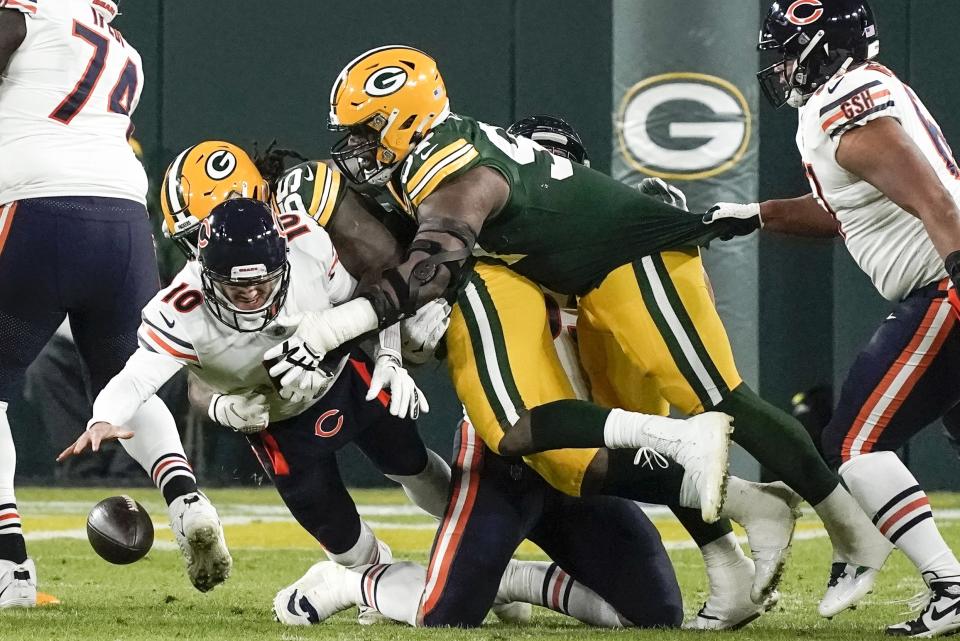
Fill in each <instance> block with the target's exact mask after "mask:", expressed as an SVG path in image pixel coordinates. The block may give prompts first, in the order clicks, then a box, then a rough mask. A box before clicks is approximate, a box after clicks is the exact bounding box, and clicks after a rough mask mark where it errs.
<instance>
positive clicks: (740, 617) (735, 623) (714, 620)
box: [683, 558, 780, 630]
mask: <svg viewBox="0 0 960 641" xmlns="http://www.w3.org/2000/svg"><path fill="white" fill-rule="evenodd" d="M753 577H754V564H753V561H752V560H751V559H748V558H744V559H742V560H741V561H740V562H739V563H737V564H736V565H733V566H725V567H714V568H711V567H708V568H707V578H708V579H709V580H710V596H709V597H708V598H707V601H706V603H704V604H703V607H701V608H700V611H699V612H697V616H696V617H694V618H693V619H690V620H689V621H687V622H686V623H684V624H683V629H684V630H739V629H740V628H742V627H743V626H745V625H747V624H748V623H750V622H751V621H753V620H754V619H756V618H757V617H759V616H760V615H761V614H763V613H764V612H766V611H767V610H769V609H770V608H772V607H773V606H774V605H776V603H777V601H779V599H780V595H779V593H778V592H776V591H774V592H772V593H771V594H770V598H769V599H768V600H767V602H765V603H763V604H762V605H757V604H756V603H754V602H753V599H751V598H750V590H749V589H748V588H747V586H748V585H750V584H751V583H752V582H753Z"/></svg>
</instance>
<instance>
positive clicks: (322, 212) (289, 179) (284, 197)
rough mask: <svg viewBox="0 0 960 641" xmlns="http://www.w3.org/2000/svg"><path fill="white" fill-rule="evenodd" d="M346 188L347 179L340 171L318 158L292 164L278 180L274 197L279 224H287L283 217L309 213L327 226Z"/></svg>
mask: <svg viewBox="0 0 960 641" xmlns="http://www.w3.org/2000/svg"><path fill="white" fill-rule="evenodd" d="M346 190H347V182H346V180H344V179H343V176H341V175H340V172H339V171H337V170H336V169H331V168H330V167H328V166H327V165H325V164H323V163H322V162H320V161H318V160H310V161H308V162H304V163H300V164H299V165H296V166H295V167H291V168H290V169H288V170H287V171H286V172H284V174H283V176H281V177H280V180H278V181H277V188H276V201H277V209H278V211H279V212H280V222H281V224H283V225H284V228H286V225H287V223H286V221H285V220H284V218H283V217H284V216H288V215H290V214H296V215H298V216H309V217H310V218H313V219H314V220H315V221H317V222H318V223H319V224H320V226H321V227H326V226H327V223H329V222H330V218H331V217H332V216H333V213H334V212H335V211H336V209H337V205H339V204H340V201H341V200H343V196H344V194H345V193H346ZM291 220H292V219H291Z"/></svg>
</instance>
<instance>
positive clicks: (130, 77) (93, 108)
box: [0, 0, 147, 205]
mask: <svg viewBox="0 0 960 641" xmlns="http://www.w3.org/2000/svg"><path fill="white" fill-rule="evenodd" d="M0 7H3V8H5V9H13V10H18V11H20V12H21V13H23V14H24V17H25V21H26V31H27V34H26V37H25V38H24V40H23V42H22V43H21V44H20V46H19V48H17V50H16V51H15V52H14V54H13V55H12V56H11V58H10V62H9V64H8V65H7V69H6V70H5V71H4V72H3V74H2V76H0V205H2V204H5V203H9V202H12V201H15V200H22V199H26V198H44V197H58V196H100V197H106V198H123V199H127V200H133V201H136V202H139V203H141V204H145V202H146V193H147V177H146V174H145V173H144V170H143V166H142V165H141V164H140V161H139V160H137V157H136V156H135V155H134V153H133V150H132V149H131V148H130V145H129V144H127V136H128V135H129V134H130V133H132V127H131V124H130V114H131V113H132V112H133V110H134V109H135V108H136V106H137V102H138V101H139V99H140V91H141V89H142V87H143V71H142V65H141V61H140V54H139V53H137V51H136V49H134V48H133V47H132V46H131V45H130V43H128V42H127V41H126V40H125V39H124V38H123V36H122V35H121V34H120V32H119V31H117V30H116V29H114V28H113V27H111V26H109V24H108V23H109V20H108V18H107V16H106V14H105V13H104V12H103V11H102V10H101V9H99V8H96V7H95V3H94V2H84V1H83V0H71V1H70V2H66V1H64V0H0Z"/></svg>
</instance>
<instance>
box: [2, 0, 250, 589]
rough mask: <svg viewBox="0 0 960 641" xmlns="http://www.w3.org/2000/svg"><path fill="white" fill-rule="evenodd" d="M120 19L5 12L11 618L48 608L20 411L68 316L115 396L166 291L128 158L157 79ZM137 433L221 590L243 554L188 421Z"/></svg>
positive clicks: (109, 9) (166, 417)
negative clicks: (147, 73)
mask: <svg viewBox="0 0 960 641" xmlns="http://www.w3.org/2000/svg"><path fill="white" fill-rule="evenodd" d="M116 14H117V5H116V3H115V2H113V1H112V0H90V1H87V2H85V1H81V0H77V1H74V2H62V1H51V0H0V73H2V77H0V608H3V607H9V606H27V607H29V606H32V605H34V604H35V603H36V580H37V578H36V568H35V566H34V563H33V561H32V560H30V559H28V558H27V552H26V546H25V543H24V539H23V535H22V530H21V523H20V513H19V510H18V509H17V503H16V498H15V495H14V489H13V479H14V470H15V467H16V455H15V452H14V446H13V441H12V439H11V436H10V426H9V424H8V421H7V404H8V403H9V402H10V401H11V399H13V398H15V397H17V396H18V393H19V392H18V390H19V389H20V388H21V387H22V385H23V380H24V371H25V370H26V368H27V366H28V365H29V364H30V363H31V362H32V361H33V359H34V358H35V357H36V356H37V354H38V353H39V352H40V350H41V349H42V348H43V346H44V344H46V342H47V340H48V339H49V338H50V336H51V335H52V334H53V333H54V331H55V330H56V328H57V327H58V326H59V325H60V323H61V321H63V319H64V316H65V315H69V318H70V326H71V329H72V331H73V335H74V337H75V339H76V343H77V349H78V350H79V352H80V355H81V357H82V358H83V360H84V362H85V364H86V366H87V368H88V370H89V372H90V377H91V381H90V382H91V389H92V391H93V392H94V393H96V392H98V391H100V389H101V388H102V387H103V386H104V385H105V384H106V382H107V381H109V380H110V378H111V377H112V376H113V375H115V374H116V373H117V372H119V371H120V370H121V369H122V367H123V364H124V363H125V362H126V360H127V358H128V357H129V356H130V355H131V354H132V353H133V352H134V350H135V349H136V344H137V343H136V333H137V327H138V326H139V315H140V309H141V308H142V307H143V305H144V304H145V303H146V302H147V301H148V300H150V297H151V296H153V295H154V293H156V291H157V289H158V287H159V279H158V275H157V263H156V255H155V253H154V249H153V237H152V235H151V232H150V223H149V220H148V218H147V210H146V206H145V202H146V200H145V196H146V191H147V178H146V175H145V174H144V171H143V167H142V166H141V164H140V162H139V161H138V160H137V159H136V157H135V156H134V153H133V151H132V150H131V148H130V146H129V145H128V144H127V137H128V135H129V134H130V133H131V132H132V129H133V126H132V124H131V122H130V114H131V113H132V112H133V110H134V109H135V108H136V106H137V102H138V101H139V99H140V93H141V90H142V87H143V70H142V67H141V64H140V55H139V54H138V53H137V50H136V49H135V48H134V47H133V46H132V45H131V44H130V43H129V42H128V41H127V40H126V39H125V38H124V37H123V35H122V34H121V33H120V31H118V30H117V29H116V28H114V27H112V26H111V24H110V23H111V21H112V20H113V18H114V17H115V16H116ZM131 427H132V428H134V429H136V430H137V431H138V432H140V433H141V435H139V436H136V437H134V438H132V439H130V440H128V441H125V442H124V444H123V445H124V448H125V449H126V450H127V452H128V453H129V454H130V455H131V456H133V458H134V459H136V460H137V462H138V463H139V464H140V465H141V466H143V468H144V469H145V470H147V471H148V473H149V474H150V476H151V478H152V480H153V482H154V484H155V485H156V486H157V487H158V488H159V489H160V490H161V492H162V493H163V496H164V499H165V501H166V503H167V505H168V510H169V514H170V519H171V523H173V524H174V525H175V527H174V532H175V533H176V537H177V541H178V543H179V544H180V546H181V549H182V550H183V551H184V556H185V557H186V560H187V571H188V574H189V575H190V579H191V581H192V582H193V584H194V585H195V586H196V587H197V588H198V589H199V590H202V591H206V590H209V589H211V588H212V587H213V586H215V585H216V584H218V583H220V582H222V581H223V580H224V579H226V577H227V574H228V572H229V569H230V562H231V561H230V555H229V553H228V552H227V549H226V547H225V545H224V544H223V537H222V530H221V527H220V520H219V518H218V517H217V513H216V510H215V509H214V508H213V506H212V505H211V504H210V502H209V501H208V500H207V498H206V497H205V496H204V495H203V494H201V493H199V492H198V491H197V482H196V478H195V477H194V475H193V471H192V470H191V468H190V465H189V463H188V462H187V459H186V456H185V455H184V452H183V445H182V444H181V443H180V437H179V434H178V433H177V430H176V425H175V424H174V421H173V417H172V416H170V413H169V412H168V411H167V409H166V407H165V406H164V405H163V403H162V402H160V401H159V399H153V400H151V401H150V402H149V403H147V404H145V405H144V406H143V407H142V408H141V410H140V411H139V412H137V414H136V416H134V417H132V421H131ZM176 526H179V527H176ZM212 567H216V571H213V572H211V568H212Z"/></svg>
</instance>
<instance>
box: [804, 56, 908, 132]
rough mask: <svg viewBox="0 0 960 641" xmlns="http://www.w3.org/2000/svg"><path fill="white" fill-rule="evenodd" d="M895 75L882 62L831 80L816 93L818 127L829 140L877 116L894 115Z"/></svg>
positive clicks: (896, 82) (897, 81) (896, 81)
mask: <svg viewBox="0 0 960 641" xmlns="http://www.w3.org/2000/svg"><path fill="white" fill-rule="evenodd" d="M895 84H900V81H899V80H897V78H896V76H894V75H893V73H892V72H890V70H888V69H887V68H886V67H883V66H882V65H873V64H870V65H866V66H864V67H860V68H857V69H854V70H853V71H850V72H847V73H846V74H844V75H843V76H842V77H841V78H839V79H837V80H831V81H830V82H828V83H827V84H826V85H824V89H823V90H822V91H821V93H820V94H819V98H820V101H819V103H818V105H817V107H818V108H819V113H818V118H819V125H820V128H821V129H822V130H823V132H824V133H826V134H827V135H829V136H830V138H832V139H835V140H836V139H838V138H839V137H840V136H841V135H843V134H844V133H845V132H847V131H849V130H850V129H851V128H853V127H856V126H858V125H863V124H866V123H868V122H870V121H871V120H873V119H874V118H878V117H880V116H894V117H897V116H896V113H895V108H896V103H895V102H894V97H893V93H892V91H891V90H892V88H893V87H894V85H895Z"/></svg>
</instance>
